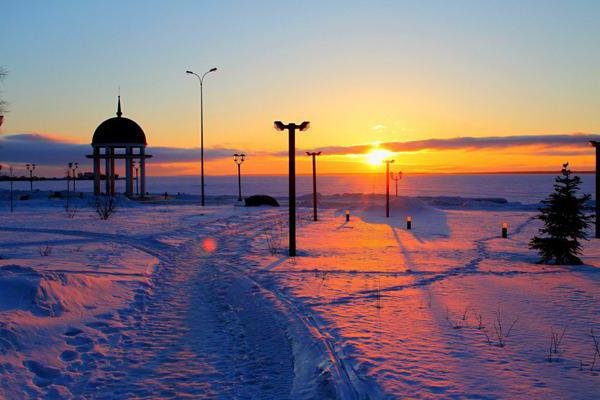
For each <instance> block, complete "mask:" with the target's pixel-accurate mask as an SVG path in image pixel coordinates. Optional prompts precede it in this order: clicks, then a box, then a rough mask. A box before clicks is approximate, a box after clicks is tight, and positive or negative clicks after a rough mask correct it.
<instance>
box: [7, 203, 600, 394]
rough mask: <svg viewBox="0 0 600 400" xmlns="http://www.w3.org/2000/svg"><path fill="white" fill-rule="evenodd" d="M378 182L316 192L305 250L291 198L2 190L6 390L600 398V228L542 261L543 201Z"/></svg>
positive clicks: (305, 225)
mask: <svg viewBox="0 0 600 400" xmlns="http://www.w3.org/2000/svg"><path fill="white" fill-rule="evenodd" d="M381 200H382V199H381V196H358V195H357V196H352V195H348V196H326V197H323V198H321V202H322V205H323V208H322V209H321V211H320V220H319V221H318V222H312V221H311V217H312V210H311V209H310V208H301V209H300V212H299V214H300V221H299V229H298V249H299V251H298V253H299V256H298V257H294V258H289V257H287V256H285V254H284V253H285V251H284V250H285V249H284V248H285V246H286V240H287V237H286V236H285V229H286V226H285V221H286V217H287V213H286V211H287V210H286V209H285V208H279V209H278V208H250V209H249V208H243V207H237V206H233V205H231V204H229V205H227V204H224V205H220V206H219V205H215V206H212V205H211V206H209V207H206V208H201V207H199V206H197V205H195V204H189V203H188V202H185V201H166V202H164V201H156V202H154V203H151V204H137V203H133V202H128V201H126V200H121V203H120V205H119V207H118V210H117V212H116V213H115V214H114V216H113V217H112V218H111V219H109V220H107V221H103V220H100V219H99V218H98V217H97V216H96V215H95V214H94V212H93V210H92V209H91V208H90V207H89V206H88V205H87V201H86V200H85V199H84V200H77V202H76V204H78V210H79V211H78V212H77V213H76V214H75V215H74V217H73V218H68V217H67V215H66V213H65V212H64V210H63V209H62V204H63V202H62V200H47V199H44V198H43V195H42V194H40V195H38V199H34V200H28V201H19V202H18V204H17V209H16V212H15V213H13V214H9V213H8V212H7V208H6V205H7V202H6V200H3V201H2V209H1V210H0V211H1V212H2V216H1V217H0V256H2V259H0V377H1V379H0V398H2V397H5V398H8V399H13V398H14V399H22V398H56V399H68V398H106V399H120V398H132V397H134V398H151V399H160V398H185V397H190V398H214V397H218V398H274V399H281V398H344V399H345V398H349V399H353V398H397V397H401V398H439V399H445V398H506V399H515V398H580V399H584V398H596V397H599V396H600V376H599V374H598V371H600V355H598V359H597V360H596V365H595V368H594V371H591V370H590V369H591V367H592V363H593V362H594V359H595V358H596V353H595V348H594V340H593V338H592V336H591V333H592V330H594V333H595V334H596V336H597V337H598V338H599V339H600V298H599V297H600V268H599V267H600V245H599V244H598V242H596V241H594V240H592V241H590V242H588V243H586V245H585V252H584V253H585V256H584V261H585V263H586V265H585V266H579V267H555V266H541V265H538V264H536V263H535V262H536V255H535V253H533V252H531V251H530V250H528V248H527V242H528V241H529V239H530V238H531V237H532V236H533V235H534V234H535V232H536V229H537V227H538V222H537V221H535V220H533V219H532V217H533V215H535V212H534V208H533V207H531V206H524V205H521V204H514V203H504V202H502V201H499V200H494V199H490V200H488V201H482V200H468V199H460V198H440V197H434V198H399V199H393V200H392V205H391V214H392V216H391V218H390V219H386V218H383V208H382V202H381ZM346 209H348V210H350V211H351V219H350V222H345V217H344V210H346ZM409 215H410V216H412V217H413V230H411V231H408V230H406V228H405V220H406V217H407V216H409ZM502 222H507V223H508V224H509V238H508V239H501V238H500V227H501V224H502ZM282 253H283V254H282ZM563 332H564V335H563ZM553 335H555V336H556V337H558V338H559V341H560V344H559V345H558V350H557V352H556V353H550V347H551V343H552V336H553Z"/></svg>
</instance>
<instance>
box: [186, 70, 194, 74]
mask: <svg viewBox="0 0 600 400" xmlns="http://www.w3.org/2000/svg"><path fill="white" fill-rule="evenodd" d="M185 73H186V74H193V72H192V71H190V70H188V71H185Z"/></svg>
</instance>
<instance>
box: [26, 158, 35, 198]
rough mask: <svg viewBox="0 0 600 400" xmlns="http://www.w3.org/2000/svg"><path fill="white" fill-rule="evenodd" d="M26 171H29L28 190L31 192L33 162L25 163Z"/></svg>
mask: <svg viewBox="0 0 600 400" xmlns="http://www.w3.org/2000/svg"><path fill="white" fill-rule="evenodd" d="M25 167H26V168H27V171H29V191H31V192H33V171H34V170H35V164H25Z"/></svg>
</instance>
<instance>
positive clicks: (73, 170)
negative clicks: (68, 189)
mask: <svg viewBox="0 0 600 400" xmlns="http://www.w3.org/2000/svg"><path fill="white" fill-rule="evenodd" d="M69 168H72V169H71V171H72V172H73V192H75V191H76V188H75V179H76V178H77V175H76V171H77V168H79V163H69Z"/></svg>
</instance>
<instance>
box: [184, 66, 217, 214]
mask: <svg viewBox="0 0 600 400" xmlns="http://www.w3.org/2000/svg"><path fill="white" fill-rule="evenodd" d="M216 70H217V69H216V68H211V69H209V70H208V71H206V72H205V73H204V75H202V76H200V75H198V74H197V73H195V72H193V71H185V73H186V74H190V75H194V76H195V77H196V78H198V82H200V190H201V193H202V195H201V204H202V206H203V207H204V101H203V94H202V86H203V84H204V77H205V76H206V75H208V74H210V73H211V72H215V71H216Z"/></svg>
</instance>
